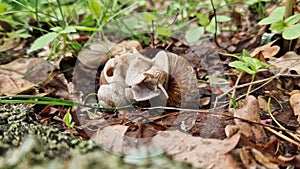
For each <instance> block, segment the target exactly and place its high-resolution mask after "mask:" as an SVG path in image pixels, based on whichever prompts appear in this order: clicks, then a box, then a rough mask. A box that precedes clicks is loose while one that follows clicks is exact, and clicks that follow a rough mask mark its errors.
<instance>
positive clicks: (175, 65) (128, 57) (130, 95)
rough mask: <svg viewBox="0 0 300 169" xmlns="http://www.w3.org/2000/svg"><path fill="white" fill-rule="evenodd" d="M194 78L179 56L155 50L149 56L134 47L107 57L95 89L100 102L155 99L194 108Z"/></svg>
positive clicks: (175, 105)
mask: <svg viewBox="0 0 300 169" xmlns="http://www.w3.org/2000/svg"><path fill="white" fill-rule="evenodd" d="M198 96H199V93H198V89H197V78H196V74H195V71H194V69H193V68H192V67H191V66H190V65H189V63H188V62H187V61H186V60H185V59H184V58H183V57H181V56H179V55H176V54H174V53H171V52H165V51H163V50H162V51H159V52H158V53H157V54H156V55H155V57H154V58H153V59H150V58H147V57H145V56H143V55H142V54H140V53H139V52H138V51H137V50H133V51H132V52H129V53H123V54H121V55H117V56H115V57H114V58H112V59H110V60H108V62H107V63H106V64H105V66H104V69H103V71H102V72H101V75H100V88H99V90H98V99H99V103H100V104H101V105H102V106H112V107H113V106H124V105H127V104H130V103H132V102H141V101H147V100H149V101H150V102H151V100H155V99H157V100H158V101H157V103H158V105H160V104H161V105H160V106H171V107H182V108H198V104H199V101H198Z"/></svg>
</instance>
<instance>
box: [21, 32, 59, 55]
mask: <svg viewBox="0 0 300 169" xmlns="http://www.w3.org/2000/svg"><path fill="white" fill-rule="evenodd" d="M58 35H59V34H58V33H57V32H50V33H47V34H45V35H43V36H41V37H39V38H37V39H36V40H35V41H34V42H33V44H32V46H31V47H30V49H29V50H28V51H27V53H30V52H32V51H35V50H38V49H41V48H43V47H45V46H47V45H48V44H49V43H50V42H52V41H53V40H54V39H55V38H56V37H57V36H58Z"/></svg>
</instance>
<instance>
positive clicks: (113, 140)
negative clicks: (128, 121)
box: [91, 125, 129, 153]
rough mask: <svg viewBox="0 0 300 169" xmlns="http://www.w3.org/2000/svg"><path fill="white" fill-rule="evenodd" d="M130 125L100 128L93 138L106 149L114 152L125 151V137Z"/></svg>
mask: <svg viewBox="0 0 300 169" xmlns="http://www.w3.org/2000/svg"><path fill="white" fill-rule="evenodd" d="M128 127H129V126H123V125H113V126H108V127H105V128H100V129H98V131H97V132H96V133H95V134H94V135H92V137H91V139H92V140H93V141H95V142H96V143H98V144H100V145H101V146H102V147H103V148H104V149H107V150H109V151H112V152H114V153H124V147H123V146H124V145H123V143H124V137H125V133H126V131H127V129H128Z"/></svg>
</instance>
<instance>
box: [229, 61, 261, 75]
mask: <svg viewBox="0 0 300 169" xmlns="http://www.w3.org/2000/svg"><path fill="white" fill-rule="evenodd" d="M228 65H229V66H230V67H233V68H236V69H237V70H238V71H241V72H246V73H248V74H251V75H253V74H255V73H256V72H255V71H253V70H251V69H250V68H249V65H248V64H247V63H245V62H242V61H238V60H237V61H233V62H230V63H229V64H228Z"/></svg>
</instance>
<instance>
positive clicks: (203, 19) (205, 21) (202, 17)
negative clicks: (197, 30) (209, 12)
mask: <svg viewBox="0 0 300 169" xmlns="http://www.w3.org/2000/svg"><path fill="white" fill-rule="evenodd" d="M196 16H197V18H198V19H199V20H200V25H202V26H204V27H206V26H207V25H209V19H208V17H207V16H206V15H204V14H201V13H199V14H196Z"/></svg>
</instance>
